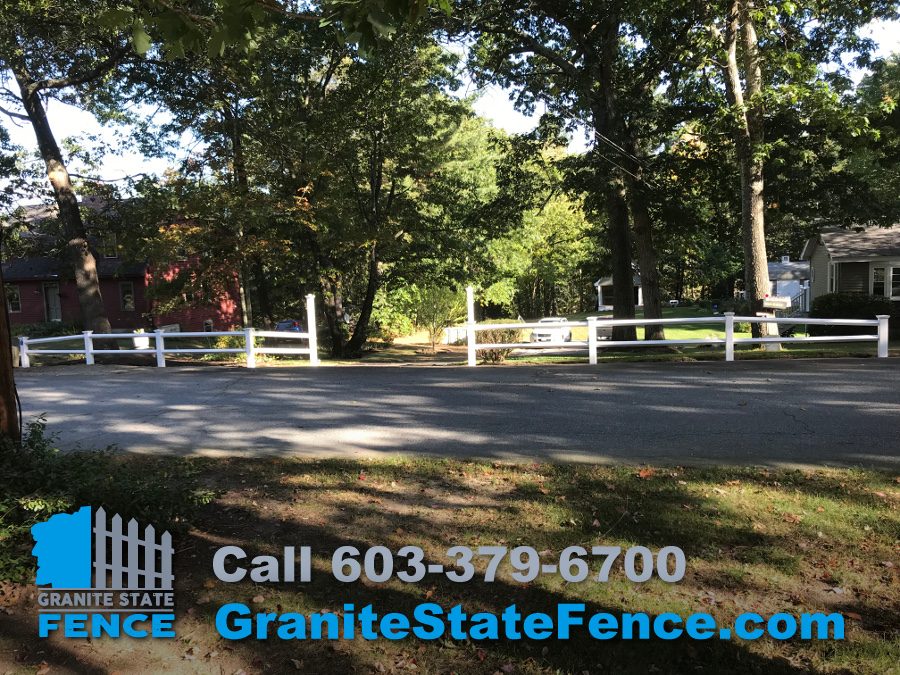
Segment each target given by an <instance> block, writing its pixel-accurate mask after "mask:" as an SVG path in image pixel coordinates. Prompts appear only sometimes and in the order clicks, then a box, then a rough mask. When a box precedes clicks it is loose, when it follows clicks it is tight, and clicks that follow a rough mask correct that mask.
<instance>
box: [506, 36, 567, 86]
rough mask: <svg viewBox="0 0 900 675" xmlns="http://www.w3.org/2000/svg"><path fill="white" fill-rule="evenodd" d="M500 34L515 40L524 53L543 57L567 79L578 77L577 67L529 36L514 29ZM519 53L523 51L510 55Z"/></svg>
mask: <svg viewBox="0 0 900 675" xmlns="http://www.w3.org/2000/svg"><path fill="white" fill-rule="evenodd" d="M502 33H503V34H504V35H506V36H507V37H510V38H513V39H514V40H517V41H518V42H519V44H521V45H522V46H523V47H524V48H525V50H526V51H531V52H534V53H535V54H539V55H540V56H543V57H544V58H545V59H547V60H548V61H550V62H551V63H552V64H553V65H555V66H556V67H557V68H559V69H560V70H562V71H563V72H564V73H565V74H566V75H568V76H569V77H571V78H573V79H577V78H578V77H579V75H580V72H579V70H578V66H576V65H575V64H574V63H572V62H571V61H569V60H568V59H566V58H565V57H563V56H561V55H560V54H557V53H556V52H555V51H553V50H552V49H550V48H549V47H547V46H546V45H544V44H543V43H542V42H540V41H538V40H537V39H536V38H534V37H532V36H531V35H528V34H527V33H523V32H521V31H519V30H515V29H504V30H503V31H502ZM521 51H523V50H515V51H512V52H510V53H521Z"/></svg>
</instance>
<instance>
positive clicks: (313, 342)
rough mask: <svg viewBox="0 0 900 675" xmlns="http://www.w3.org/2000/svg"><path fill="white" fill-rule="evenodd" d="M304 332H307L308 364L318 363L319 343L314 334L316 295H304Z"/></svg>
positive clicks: (315, 364)
mask: <svg viewBox="0 0 900 675" xmlns="http://www.w3.org/2000/svg"><path fill="white" fill-rule="evenodd" d="M306 332H307V333H309V365H311V366H317V365H319V343H318V335H316V296H315V295H314V294H313V293H310V294H309V295H307V296H306Z"/></svg>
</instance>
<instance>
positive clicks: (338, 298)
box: [321, 278, 345, 359]
mask: <svg viewBox="0 0 900 675" xmlns="http://www.w3.org/2000/svg"><path fill="white" fill-rule="evenodd" d="M321 288H322V310H323V311H322V313H323V314H324V316H325V326H326V327H327V328H328V335H329V337H330V338H331V355H332V356H333V357H334V358H336V359H339V358H341V357H342V356H344V340H345V336H344V328H343V326H344V323H343V322H344V298H343V295H342V294H341V286H340V282H339V281H338V280H336V279H326V278H323V279H322V282H321Z"/></svg>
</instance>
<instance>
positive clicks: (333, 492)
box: [0, 458, 900, 674]
mask: <svg viewBox="0 0 900 675" xmlns="http://www.w3.org/2000/svg"><path fill="white" fill-rule="evenodd" d="M123 461H124V463H125V465H129V464H131V463H132V462H134V464H133V465H132V467H133V468H132V469H131V470H132V471H133V470H140V471H142V472H146V471H147V466H146V465H143V464H142V463H141V461H142V460H140V459H139V458H130V459H125V460H123ZM159 462H160V463H159V464H157V465H156V466H155V470H156V471H167V472H168V475H170V476H171V475H172V474H173V472H175V471H181V470H185V469H187V470H189V471H190V472H191V473H192V475H193V476H194V477H195V478H196V480H197V481H198V482H199V484H202V485H205V486H206V487H207V489H210V490H213V491H214V492H215V494H216V495H217V497H216V498H215V500H214V501H213V502H212V503H210V504H208V505H207V506H201V507H199V510H198V511H197V512H196V514H195V515H194V516H193V517H192V525H193V527H192V529H191V530H189V531H186V532H185V531H182V532H180V534H179V535H178V537H177V540H176V549H177V550H178V555H177V556H176V566H177V569H176V586H177V591H178V596H177V597H178V602H179V607H180V608H181V609H180V616H179V622H178V630H179V635H180V636H183V637H182V638H181V641H180V642H171V643H166V644H165V645H163V646H157V647H156V648H157V650H164V651H163V652H162V653H160V654H156V655H147V654H143V653H142V655H138V656H137V657H136V658H138V659H139V661H138V665H135V662H132V661H127V660H125V659H126V658H127V657H125V656H123V655H122V654H121V648H122V647H121V644H120V643H118V642H115V641H113V642H110V641H94V642H93V643H92V646H91V654H92V657H93V658H94V659H95V664H94V665H95V666H97V667H99V668H101V669H104V670H116V669H123V667H124V669H125V670H129V669H133V668H136V667H139V668H140V669H141V670H143V671H161V670H172V669H173V665H172V660H173V659H174V664H175V665H174V667H175V668H177V667H178V665H179V664H180V665H181V666H182V667H183V668H184V669H191V670H189V672H195V671H196V672H209V671H216V672H235V671H236V670H244V671H246V672H248V673H253V672H293V671H296V670H302V671H304V672H322V673H331V672H365V673H368V672H378V673H381V672H398V673H399V672H412V671H413V670H414V671H416V672H427V673H451V672H456V673H495V672H498V671H499V672H503V673H548V674H550V673H554V674H555V673H583V672H590V673H607V672H616V673H619V672H626V673H631V672H633V673H646V672H710V673H720V672H722V673H724V672H728V673H799V672H804V673H805V672H824V673H845V672H854V673H887V672H892V669H896V665H897V663H898V657H900V644H898V642H897V635H898V631H900V612H898V611H897V607H900V578H898V568H897V565H896V562H897V560H896V558H897V548H896V547H897V537H898V533H900V490H898V479H897V478H895V477H894V476H892V475H889V474H886V473H882V472H878V471H865V470H833V469H827V470H826V469H823V470H820V471H790V470H773V469H761V468H734V467H728V468H655V467H627V466H618V467H609V466H602V467H601V466H584V465H555V464H538V463H532V464H505V463H497V462H494V463H487V462H468V461H455V460H438V459H392V460H388V461H364V460H363V461H338V460H329V461H301V460H291V459H254V460H248V461H243V460H237V459H216V460H210V459H203V460H192V461H189V462H187V463H185V460H178V459H174V458H170V459H165V460H159ZM225 544H239V545H241V546H242V547H244V549H245V550H246V551H247V552H248V554H249V555H251V556H253V555H260V554H270V555H280V553H281V547H283V546H286V545H295V546H299V545H309V546H311V547H312V550H313V568H314V581H313V583H310V584H299V583H298V584H274V585H273V584H254V583H252V582H250V581H244V582H240V583H238V584H224V583H221V582H219V581H217V580H215V579H214V577H213V575H212V567H211V558H212V555H213V552H214V551H215V550H216V549H218V548H219V547H220V546H222V545H225ZM345 544H354V545H356V546H358V547H360V548H365V547H368V546H374V545H384V546H388V547H389V548H391V549H392V550H395V551H396V550H397V549H399V548H400V547H401V546H403V545H408V544H414V545H418V546H421V547H422V548H423V549H424V551H425V553H426V561H427V562H440V563H447V556H446V550H447V549H448V548H449V547H451V546H453V545H456V544H463V545H467V546H471V547H477V546H482V545H502V546H507V547H514V546H517V545H528V546H533V547H534V548H535V549H537V550H538V551H542V552H544V555H545V556H547V559H548V560H552V559H553V558H554V556H558V555H559V553H560V551H561V550H562V549H563V548H565V547H567V546H571V545H576V544H577V545H582V546H585V547H590V546H593V545H598V544H604V545H618V546H622V547H628V546H632V545H636V544H640V545H644V546H647V547H649V548H651V549H653V550H658V549H659V548H661V547H663V546H667V545H675V546H679V547H681V548H682V549H683V550H684V552H685V554H686V556H687V575H686V576H685V578H684V579H683V580H682V581H680V582H678V583H673V584H668V583H663V582H661V581H659V580H652V581H648V582H646V583H643V584H636V583H631V582H628V581H626V580H625V579H624V575H623V573H622V567H621V564H619V563H617V565H616V566H615V567H614V568H613V572H612V574H611V577H610V581H609V582H608V583H598V582H595V581H587V582H584V583H566V582H564V581H563V580H562V579H561V577H559V576H558V575H555V574H553V575H543V576H541V577H539V578H538V579H537V580H535V581H533V582H531V583H518V582H514V581H512V580H511V578H510V576H509V573H510V571H511V570H510V568H509V567H508V566H506V565H503V566H501V568H500V570H499V572H498V578H497V581H495V582H493V583H485V582H483V581H481V580H480V579H479V578H478V577H476V580H474V581H473V582H471V583H466V584H454V583H451V582H449V581H448V580H446V579H444V578H443V577H440V576H437V575H435V576H433V577H428V578H426V580H424V581H422V582H420V583H417V584H404V583H400V582H399V581H396V580H392V581H389V582H387V583H384V584H373V583H368V582H359V583H354V584H341V583H338V582H337V581H335V580H333V579H332V578H331V577H330V574H329V573H328V568H329V567H330V556H331V554H332V553H333V552H334V550H335V549H336V548H337V547H338V546H341V545H345ZM476 562H477V567H478V569H479V571H480V572H483V571H484V567H485V560H484V559H476ZM398 564H399V561H398ZM426 599H428V600H431V601H434V602H438V603H441V604H443V605H445V606H448V607H449V606H451V605H454V604H457V603H460V604H462V605H463V607H464V608H465V610H466V611H469V612H473V611H480V610H485V611H498V610H500V609H502V608H503V607H505V606H507V605H509V604H516V605H517V607H519V609H520V610H521V611H525V610H528V611H548V610H549V611H551V613H552V609H553V607H554V606H555V605H556V604H557V603H561V602H585V603H587V604H588V605H589V609H590V610H592V611H609V612H613V613H621V612H633V611H646V612H650V613H661V612H666V611H672V612H678V613H681V614H684V615H687V614H689V613H691V612H697V611H703V612H709V613H711V614H713V615H714V616H715V617H716V619H717V620H718V621H719V623H720V624H724V623H727V622H729V621H731V620H733V619H734V618H735V617H736V616H737V615H738V614H740V613H742V612H748V611H753V612H758V613H760V614H762V615H768V614H772V613H775V612H782V611H783V612H788V613H791V614H800V613H802V612H816V611H824V612H831V611H835V612H842V613H844V614H845V616H846V617H847V640H846V641H844V642H831V641H829V642H810V643H804V642H800V641H787V642H780V641H775V640H770V639H763V640H759V641H755V642H742V641H738V640H734V641H726V642H723V641H718V640H711V641H706V642H692V641H688V640H676V641H672V642H663V641H654V642H651V643H650V644H646V643H629V642H624V641H611V642H592V641H588V640H583V639H581V638H573V640H572V641H571V642H567V643H557V642H553V641H544V642H541V641H527V640H526V641H522V642H516V643H511V642H499V643H493V642H485V643H475V642H471V643H470V642H453V641H451V640H441V641H436V642H424V641H422V642H420V641H415V640H404V641H399V642H389V641H385V640H381V641H375V642H366V641H364V640H355V641H351V642H337V643H328V642H314V641H303V642H279V641H276V640H269V641H267V642H257V641H244V642H237V643H226V642H224V641H222V640H221V639H218V638H217V637H216V636H215V631H214V627H213V619H214V616H215V613H216V610H217V609H218V607H220V606H221V605H222V604H224V603H226V602H234V601H238V602H245V603H247V604H248V605H252V606H253V607H254V610H255V611H271V612H276V611H282V612H286V611H299V612H320V611H322V610H328V611H330V612H336V613H341V612H342V611H343V604H344V603H345V602H354V603H355V604H356V606H357V607H359V606H363V605H365V604H369V603H371V604H373V605H374V607H375V608H376V611H379V610H380V611H409V610H410V609H411V608H412V607H413V606H415V605H416V604H418V603H419V602H422V601H424V600H426ZM14 611H15V612H16V613H17V614H16V616H18V617H19V619H18V620H20V621H24V619H23V618H22V616H31V615H32V614H33V611H34V608H33V607H32V606H30V605H28V603H27V602H25V603H24V604H22V605H21V606H19V607H16V608H15V610H14ZM0 623H2V615H0ZM46 644H47V643H46V642H39V641H37V640H35V641H33V644H32V643H29V645H26V646H24V647H21V649H20V652H19V658H20V659H22V658H24V659H25V660H26V661H28V660H29V659H31V660H32V661H34V660H36V659H46V658H47V657H46V652H44V651H39V650H42V649H45V647H42V645H46ZM2 648H3V642H2V639H0V664H2V661H3V659H2ZM35 662H36V661H35ZM298 664H299V665H298Z"/></svg>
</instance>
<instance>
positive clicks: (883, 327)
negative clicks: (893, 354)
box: [875, 314, 891, 359]
mask: <svg viewBox="0 0 900 675" xmlns="http://www.w3.org/2000/svg"><path fill="white" fill-rule="evenodd" d="M875 318H876V319H878V358H880V359H886V358H887V355H888V323H889V322H890V320H891V317H890V315H888V314H878V315H877V316H876V317H875Z"/></svg>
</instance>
